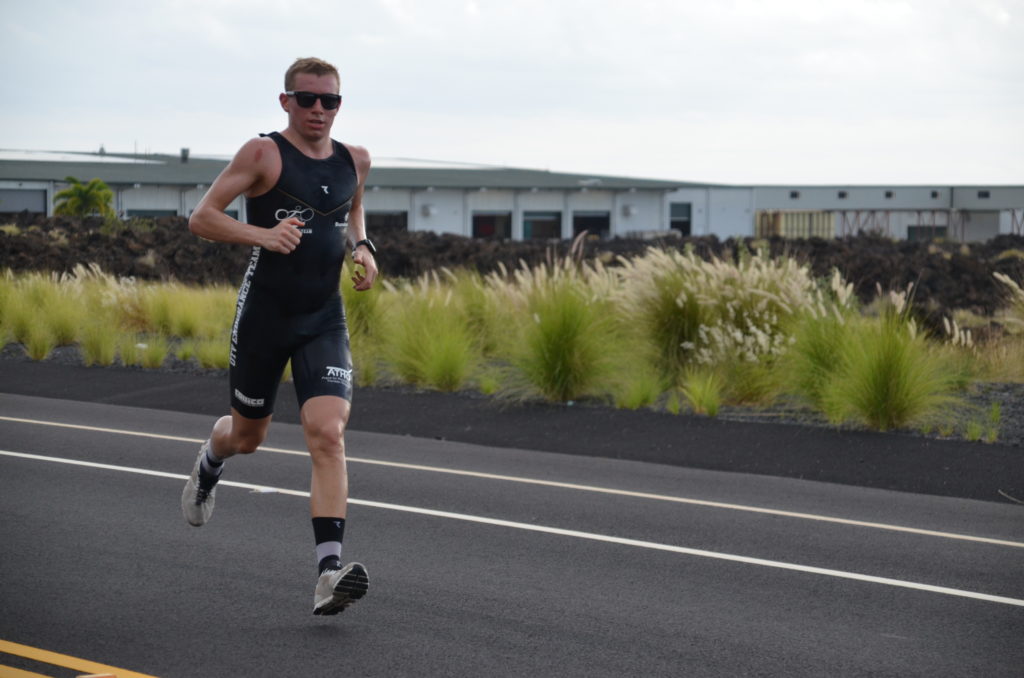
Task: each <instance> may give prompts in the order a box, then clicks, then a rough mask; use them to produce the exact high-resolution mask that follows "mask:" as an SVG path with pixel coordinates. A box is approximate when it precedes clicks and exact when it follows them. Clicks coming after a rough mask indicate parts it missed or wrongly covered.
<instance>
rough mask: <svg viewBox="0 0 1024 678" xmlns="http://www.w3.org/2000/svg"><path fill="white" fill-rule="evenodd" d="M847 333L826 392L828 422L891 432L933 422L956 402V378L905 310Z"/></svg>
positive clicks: (853, 327)
mask: <svg viewBox="0 0 1024 678" xmlns="http://www.w3.org/2000/svg"><path fill="white" fill-rule="evenodd" d="M848 331H849V334H848V337H847V338H846V339H845V341H844V344H843V351H842V354H841V356H840V358H839V362H838V363H837V367H836V370H835V372H834V374H833V376H832V378H831V379H830V380H829V381H828V382H827V383H826V384H825V385H824V387H823V390H822V409H823V410H824V412H825V414H826V415H827V416H828V417H829V419H830V420H832V421H833V422H842V421H856V422H859V423H862V424H864V425H866V426H868V427H870V428H873V429H876V430H879V431H887V430H890V429H894V428H902V427H906V426H915V425H920V424H921V423H924V422H927V421H929V420H935V419H937V418H938V417H940V416H941V415H942V414H943V413H944V412H946V411H947V410H948V408H950V407H951V406H953V405H954V404H955V402H956V398H955V397H954V391H955V388H956V380H955V376H953V375H951V371H950V369H949V365H948V363H947V362H946V361H945V360H943V359H942V358H941V356H940V355H938V354H937V353H936V352H934V351H933V350H932V349H931V347H929V345H928V343H927V342H926V340H925V339H924V337H923V336H922V335H921V334H919V333H918V332H916V330H915V327H914V325H913V324H912V323H911V322H908V318H907V315H906V314H905V313H898V312H889V313H885V314H883V315H882V316H881V317H879V318H865V319H858V320H857V321H856V322H852V323H850V324H849V326H848Z"/></svg>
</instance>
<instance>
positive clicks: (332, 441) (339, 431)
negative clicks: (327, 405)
mask: <svg viewBox="0 0 1024 678" xmlns="http://www.w3.org/2000/svg"><path fill="white" fill-rule="evenodd" d="M306 435H307V437H308V438H309V443H310V447H311V448H313V449H311V452H313V453H314V454H324V455H327V456H332V457H333V456H344V454H345V424H344V422H342V421H341V420H340V419H334V418H332V419H329V420H326V421H322V422H315V423H313V424H309V425H307V426H306Z"/></svg>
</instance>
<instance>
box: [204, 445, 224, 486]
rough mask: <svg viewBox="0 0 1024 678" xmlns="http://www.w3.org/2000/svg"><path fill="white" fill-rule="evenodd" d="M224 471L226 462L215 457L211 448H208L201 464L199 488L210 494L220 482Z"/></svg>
mask: <svg viewBox="0 0 1024 678" xmlns="http://www.w3.org/2000/svg"><path fill="white" fill-rule="evenodd" d="M223 471H224V460H223V459H220V458H219V457H216V456H214V455H213V454H212V450H211V448H210V447H207V448H206V453H205V454H203V459H202V460H201V461H200V462H199V487H200V488H202V489H204V490H206V491H207V492H209V491H210V490H212V489H213V486H214V485H216V484H217V481H218V480H220V474H221V472H223Z"/></svg>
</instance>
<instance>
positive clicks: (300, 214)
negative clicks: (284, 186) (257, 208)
mask: <svg viewBox="0 0 1024 678" xmlns="http://www.w3.org/2000/svg"><path fill="white" fill-rule="evenodd" d="M292 217H295V218H296V219H298V220H299V221H301V222H302V223H306V222H307V221H309V220H311V219H312V218H313V208H312V207H307V208H305V209H303V208H302V207H301V206H299V205H296V206H295V209H293V210H286V209H279V210H277V211H276V212H274V218H275V219H277V220H278V221H284V220H285V219H291V218H292Z"/></svg>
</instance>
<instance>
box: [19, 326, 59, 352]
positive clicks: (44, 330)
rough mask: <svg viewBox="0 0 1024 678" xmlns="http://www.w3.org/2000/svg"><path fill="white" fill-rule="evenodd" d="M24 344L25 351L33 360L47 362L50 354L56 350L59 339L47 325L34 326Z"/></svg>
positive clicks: (26, 336)
mask: <svg viewBox="0 0 1024 678" xmlns="http://www.w3.org/2000/svg"><path fill="white" fill-rule="evenodd" d="M22 343H23V344H24V345H25V351H26V352H27V353H28V357H29V358H31V359H32V360H46V357H47V356H49V355H50V352H51V351H52V350H53V349H54V348H56V346H57V339H56V337H55V336H54V334H53V330H51V329H50V328H49V327H48V326H47V325H46V324H45V323H40V324H36V325H32V326H31V327H30V328H29V330H28V333H27V334H26V335H25V337H24V339H23V341H22Z"/></svg>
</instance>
